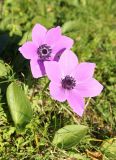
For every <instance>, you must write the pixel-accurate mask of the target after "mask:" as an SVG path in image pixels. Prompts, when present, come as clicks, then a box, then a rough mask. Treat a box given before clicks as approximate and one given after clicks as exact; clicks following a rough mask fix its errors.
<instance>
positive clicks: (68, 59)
mask: <svg viewBox="0 0 116 160" xmlns="http://www.w3.org/2000/svg"><path fill="white" fill-rule="evenodd" d="M77 64H78V59H77V56H76V55H75V54H74V53H73V52H72V51H70V50H65V51H64V52H63V54H62V55H61V57H60V60H59V65H60V69H61V71H62V74H63V76H66V75H70V74H71V72H72V71H73V70H74V69H75V67H76V66H77Z"/></svg>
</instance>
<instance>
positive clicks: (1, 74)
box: [0, 60, 7, 78]
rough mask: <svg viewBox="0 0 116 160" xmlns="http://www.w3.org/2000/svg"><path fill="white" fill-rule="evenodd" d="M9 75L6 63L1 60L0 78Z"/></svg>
mask: <svg viewBox="0 0 116 160" xmlns="http://www.w3.org/2000/svg"><path fill="white" fill-rule="evenodd" d="M5 76H7V67H6V65H5V63H4V62H3V61H2V60H0V78H1V77H5Z"/></svg>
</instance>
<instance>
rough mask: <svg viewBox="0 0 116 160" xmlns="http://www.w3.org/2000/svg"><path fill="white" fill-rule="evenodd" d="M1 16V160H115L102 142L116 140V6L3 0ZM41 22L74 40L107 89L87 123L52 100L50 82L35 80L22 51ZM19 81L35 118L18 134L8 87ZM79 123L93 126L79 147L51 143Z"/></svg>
mask: <svg viewBox="0 0 116 160" xmlns="http://www.w3.org/2000/svg"><path fill="white" fill-rule="evenodd" d="M0 13H1V14H0V59H1V60H3V61H4V62H5V63H6V68H7V74H5V75H4V76H3V77H1V78H0V159H3V160H5V159H6V160H7V159H8V160H9V159H12V160H15V159H16V160H22V159H32V160H33V159H34V160H52V159H53V160H58V159H59V160H62V159H68V158H69V159H71V157H78V158H77V159H82V160H87V159H91V158H90V156H88V154H87V150H89V151H97V152H102V156H103V157H104V159H106V160H107V159H108V160H115V159H114V158H112V157H111V156H109V157H108V155H105V152H104V151H102V150H101V143H102V142H104V141H105V140H106V139H109V138H114V137H115V136H116V98H115V97H116V1H115V0H97V1H95V0H71V1H70V0H0ZM36 23H41V24H43V25H45V26H46V27H47V28H50V27H53V26H57V25H60V26H61V27H62V32H63V34H65V35H67V36H70V37H71V38H73V39H74V40H75V44H74V47H73V51H74V52H75V53H76V54H77V56H78V58H79V61H90V62H94V63H96V65H97V68H96V72H95V77H96V79H97V80H99V81H100V82H101V83H102V84H103V85H104V90H103V92H102V94H101V95H100V96H98V97H96V98H93V99H91V100H90V103H89V105H88V106H87V109H86V111H85V113H84V115H83V117H82V118H80V117H78V116H77V115H76V114H74V113H72V111H71V109H70V108H69V106H68V105H67V103H63V104H61V103H58V102H56V101H53V100H51V98H50V96H49V91H48V90H47V88H46V86H45V84H46V83H47V82H48V80H47V79H46V78H45V79H43V78H42V79H39V80H35V79H33V78H32V75H31V72H30V67H29V62H28V61H26V60H25V59H24V58H23V57H22V56H21V54H20V53H19V52H18V48H19V46H20V45H22V44H23V43H24V42H25V41H27V40H29V39H31V30H32V27H33V26H34V25H35V24H36ZM1 69H2V67H1V68H0V70H1ZM5 72H6V71H5ZM14 80H17V81H20V82H19V83H21V84H22V87H23V89H24V91H25V93H26V95H27V96H28V98H29V100H30V101H31V104H32V109H33V119H32V121H31V123H30V124H28V125H27V126H26V129H25V130H24V131H22V132H17V131H16V129H15V127H14V124H13V123H12V120H11V118H10V114H9V110H8V106H7V103H6V96H5V92H6V87H7V85H8V84H9V83H10V82H12V81H14ZM77 123H81V124H84V125H87V126H88V127H89V133H88V135H87V137H86V138H85V139H84V140H83V141H82V142H81V143H80V144H79V145H78V146H76V147H74V148H73V149H71V150H70V151H69V150H68V151H64V150H61V149H58V148H55V147H54V146H53V145H52V144H51V141H52V139H53V136H54V133H55V131H57V130H58V129H59V128H61V127H63V126H64V125H67V124H77ZM113 146H114V145H113ZM70 152H71V154H70ZM72 153H73V154H72Z"/></svg>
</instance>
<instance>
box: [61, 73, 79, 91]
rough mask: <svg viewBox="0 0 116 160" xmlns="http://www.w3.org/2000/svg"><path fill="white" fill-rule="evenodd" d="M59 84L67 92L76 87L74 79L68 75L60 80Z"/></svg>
mask: <svg viewBox="0 0 116 160" xmlns="http://www.w3.org/2000/svg"><path fill="white" fill-rule="evenodd" d="M61 83H62V87H63V88H64V89H68V90H71V89H73V88H74V87H75V86H76V81H75V79H74V78H73V77H71V76H68V75H67V76H66V77H65V78H64V79H62V82H61Z"/></svg>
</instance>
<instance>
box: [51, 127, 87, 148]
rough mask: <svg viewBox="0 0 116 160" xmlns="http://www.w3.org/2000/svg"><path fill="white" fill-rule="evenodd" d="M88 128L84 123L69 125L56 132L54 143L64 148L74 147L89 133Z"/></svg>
mask: <svg viewBox="0 0 116 160" xmlns="http://www.w3.org/2000/svg"><path fill="white" fill-rule="evenodd" d="M87 130H88V127H87V126H84V125H67V126H65V127H63V128H61V129H59V130H58V131H57V132H56V134H55V137H54V139H53V144H54V145H56V146H58V147H60V148H64V149H68V148H70V147H73V146H75V145H77V144H78V143H79V142H80V140H81V139H82V138H83V137H84V136H85V135H86V134H87Z"/></svg>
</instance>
